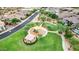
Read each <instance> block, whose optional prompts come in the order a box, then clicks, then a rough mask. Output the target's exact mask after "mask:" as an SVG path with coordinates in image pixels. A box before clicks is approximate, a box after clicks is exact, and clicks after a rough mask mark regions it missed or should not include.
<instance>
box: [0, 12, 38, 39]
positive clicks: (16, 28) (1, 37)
mask: <svg viewBox="0 0 79 59" xmlns="http://www.w3.org/2000/svg"><path fill="white" fill-rule="evenodd" d="M37 15H38V12H35V13H34V14H33V15H31V16H30V17H29V18H28V19H26V21H24V22H23V23H22V24H20V25H19V26H17V27H15V28H13V29H11V30H9V31H7V32H4V33H2V34H0V39H3V38H5V37H7V36H9V35H11V34H12V33H14V32H16V31H18V30H19V29H21V28H22V27H24V26H25V25H26V24H27V23H29V22H30V21H32V20H33V19H34V18H35V17H36V16H37Z"/></svg>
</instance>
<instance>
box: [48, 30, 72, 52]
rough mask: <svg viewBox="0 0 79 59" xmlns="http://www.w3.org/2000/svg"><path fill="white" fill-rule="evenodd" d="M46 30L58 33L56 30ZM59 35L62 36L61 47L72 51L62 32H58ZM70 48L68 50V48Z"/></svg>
mask: <svg viewBox="0 0 79 59" xmlns="http://www.w3.org/2000/svg"><path fill="white" fill-rule="evenodd" d="M48 32H52V33H56V34H58V31H48ZM58 35H59V36H61V38H62V48H63V50H64V51H72V50H73V49H72V48H70V43H69V42H68V41H67V39H65V37H64V35H63V34H58ZM69 48H70V50H69Z"/></svg>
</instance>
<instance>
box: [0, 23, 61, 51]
mask: <svg viewBox="0 0 79 59" xmlns="http://www.w3.org/2000/svg"><path fill="white" fill-rule="evenodd" d="M45 24H48V25H51V26H53V25H52V24H50V23H44V27H45V28H46V29H47V28H48V27H46V26H47V25H45ZM40 25H41V22H36V23H29V24H27V25H26V26H25V27H23V28H22V29H20V30H19V31H17V32H15V33H13V34H12V35H10V36H8V37H6V38H4V39H2V40H0V50H9V51H10V50H23V51H24V50H26V51H29V50H30V51H40V50H42V51H62V50H63V48H62V41H61V37H60V36H59V35H57V34H56V33H51V32H48V33H47V35H46V36H44V37H39V38H37V40H38V41H37V42H36V43H35V44H32V45H27V44H25V43H24V42H23V39H24V38H25V36H26V35H27V34H28V30H29V29H30V28H32V27H35V26H40ZM47 30H48V31H50V29H47Z"/></svg>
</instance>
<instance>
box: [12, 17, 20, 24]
mask: <svg viewBox="0 0 79 59" xmlns="http://www.w3.org/2000/svg"><path fill="white" fill-rule="evenodd" d="M17 22H20V20H19V19H17V18H13V19H11V23H13V24H16V23H17Z"/></svg>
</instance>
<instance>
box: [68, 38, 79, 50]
mask: <svg viewBox="0 0 79 59" xmlns="http://www.w3.org/2000/svg"><path fill="white" fill-rule="evenodd" d="M69 41H70V43H71V45H72V47H73V49H74V50H75V51H79V39H76V38H74V37H72V38H69Z"/></svg>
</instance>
